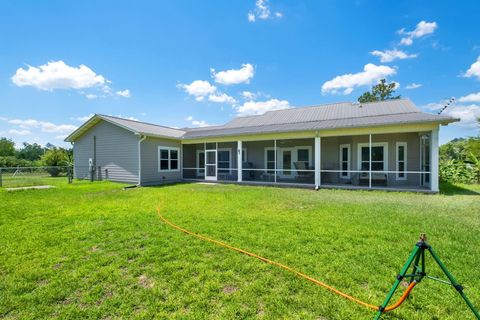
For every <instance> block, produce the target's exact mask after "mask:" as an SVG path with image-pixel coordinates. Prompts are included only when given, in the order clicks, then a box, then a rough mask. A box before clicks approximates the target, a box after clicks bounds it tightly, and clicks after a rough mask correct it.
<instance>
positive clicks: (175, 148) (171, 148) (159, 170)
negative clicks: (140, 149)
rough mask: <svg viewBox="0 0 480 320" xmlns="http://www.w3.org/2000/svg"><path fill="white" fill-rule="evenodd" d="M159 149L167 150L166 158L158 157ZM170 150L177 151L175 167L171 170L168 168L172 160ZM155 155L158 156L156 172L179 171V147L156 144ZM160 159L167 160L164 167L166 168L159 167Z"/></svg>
mask: <svg viewBox="0 0 480 320" xmlns="http://www.w3.org/2000/svg"><path fill="white" fill-rule="evenodd" d="M160 150H168V159H161V158H160ZM171 151H177V159H176V160H177V169H173V170H172V169H171V168H170V165H171V161H172V158H171ZM157 156H158V172H177V171H180V158H181V155H180V149H179V148H177V147H164V146H158V149H157ZM160 160H168V169H166V170H162V169H160Z"/></svg>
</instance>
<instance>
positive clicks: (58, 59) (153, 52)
mask: <svg viewBox="0 0 480 320" xmlns="http://www.w3.org/2000/svg"><path fill="white" fill-rule="evenodd" d="M478 21H480V3H479V2H478V1H473V0H472V1H458V2H455V3H453V2H451V1H422V2H419V1H360V0H358V1H341V2H340V1H333V0H332V1H286V0H270V1H262V0H257V1H255V0H242V1H221V0H218V1H193V0H192V1H180V0H178V1H169V2H166V1H151V2H149V1H8V2H7V1H4V2H1V3H0V136H6V137H9V138H12V139H13V140H14V141H15V142H17V143H21V142H22V141H29V142H38V143H41V144H45V143H47V142H51V143H53V144H55V145H63V146H66V145H67V144H66V143H64V142H62V140H63V138H64V137H65V136H66V135H67V134H68V133H69V132H71V131H72V130H73V129H74V128H75V127H77V126H79V125H81V123H82V120H84V119H85V118H86V117H88V116H89V115H91V114H93V113H103V114H110V115H118V116H123V117H131V118H134V119H138V120H140V121H147V122H153V123H158V124H163V125H169V126H175V127H186V126H188V127H193V126H202V125H206V124H222V123H225V122H227V121H228V120H230V119H231V118H232V117H235V116H237V115H245V114H257V113H261V112H264V111H266V110H273V109H280V108H288V107H301V106H310V105H317V104H322V103H329V102H338V101H356V99H357V98H358V96H359V95H361V94H362V93H363V92H364V91H366V90H368V89H369V88H370V86H371V85H372V84H375V83H376V82H377V81H378V79H380V78H382V77H386V78H387V79H388V81H395V82H397V83H398V84H399V88H398V93H399V94H401V95H402V96H403V97H408V98H410V99H412V101H413V102H414V103H415V104H416V105H417V106H419V107H421V108H422V109H423V110H425V111H429V112H436V111H437V110H438V109H440V108H441V107H442V105H443V104H444V103H445V101H446V100H448V99H449V98H451V97H455V98H456V102H455V103H454V104H453V105H452V106H450V107H449V108H448V109H447V110H446V113H448V114H451V115H453V116H456V117H461V119H462V121H461V122H460V123H458V124H455V125H450V126H448V127H442V130H441V142H446V141H448V140H450V139H452V138H454V137H461V136H476V135H477V134H478V126H477V125H476V124H475V121H474V119H475V117H476V116H480V25H479V23H478ZM477 60H478V61H477Z"/></svg>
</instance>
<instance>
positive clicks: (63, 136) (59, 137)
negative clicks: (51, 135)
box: [55, 134, 68, 141]
mask: <svg viewBox="0 0 480 320" xmlns="http://www.w3.org/2000/svg"><path fill="white" fill-rule="evenodd" d="M66 137H68V134H59V135H58V136H55V139H57V140H62V141H63V140H65V138H66Z"/></svg>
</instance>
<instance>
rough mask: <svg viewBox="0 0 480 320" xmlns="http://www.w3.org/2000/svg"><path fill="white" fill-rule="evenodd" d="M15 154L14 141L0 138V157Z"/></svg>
mask: <svg viewBox="0 0 480 320" xmlns="http://www.w3.org/2000/svg"><path fill="white" fill-rule="evenodd" d="M13 155H15V142H13V141H12V140H10V139H7V138H1V139H0V157H8V156H13Z"/></svg>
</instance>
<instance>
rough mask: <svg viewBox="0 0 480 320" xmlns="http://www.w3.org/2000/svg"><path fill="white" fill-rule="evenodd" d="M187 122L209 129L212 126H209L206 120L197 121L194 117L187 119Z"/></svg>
mask: <svg viewBox="0 0 480 320" xmlns="http://www.w3.org/2000/svg"><path fill="white" fill-rule="evenodd" d="M185 121H188V122H190V123H191V124H192V125H193V126H195V127H201V128H202V127H209V126H211V124H208V123H207V122H206V121H205V120H195V119H194V118H193V117H192V116H189V117H187V118H185Z"/></svg>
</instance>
